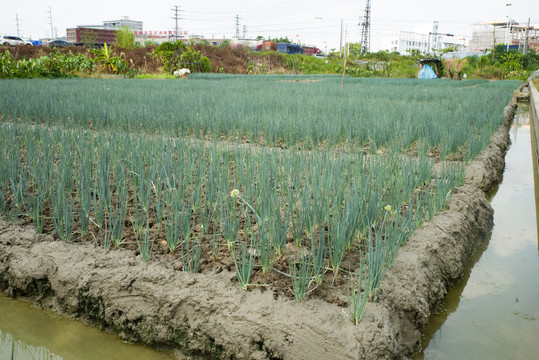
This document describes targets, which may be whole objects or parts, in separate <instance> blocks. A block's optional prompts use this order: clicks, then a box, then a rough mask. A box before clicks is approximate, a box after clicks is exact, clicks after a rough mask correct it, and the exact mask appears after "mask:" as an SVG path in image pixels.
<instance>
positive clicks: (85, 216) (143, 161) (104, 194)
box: [0, 123, 463, 321]
mask: <svg viewBox="0 0 539 360" xmlns="http://www.w3.org/2000/svg"><path fill="white" fill-rule="evenodd" d="M462 181H463V171H462V165H458V164H456V165H454V167H451V168H450V167H447V168H442V170H441V171H439V172H437V171H436V170H435V167H434V164H433V162H432V160H430V159H428V158H426V157H419V158H408V157H403V156H401V155H399V154H395V153H391V152H389V153H385V154H384V155H378V156H373V155H363V154H362V153H359V154H350V153H347V154H339V153H335V152H329V151H309V152H290V151H282V150H275V149H273V150H272V149H261V148H257V149H254V150H253V149H252V148H245V147H243V148H242V147H240V146H237V145H235V146H223V145H219V144H215V143H214V144H212V145H208V146H207V145H204V144H201V143H197V142H193V141H189V140H188V141H186V140H182V139H174V138H169V137H164V136H141V135H138V134H126V133H123V132H115V131H80V130H77V131H73V130H67V129H64V128H62V127H44V126H30V125H22V124H9V123H4V124H2V128H1V131H0V214H2V215H4V216H5V217H8V218H11V219H30V220H31V221H32V222H33V225H34V227H35V229H36V231H38V232H42V231H43V229H44V224H46V223H47V222H50V223H52V224H53V226H54V230H55V233H56V234H57V236H58V237H60V238H61V239H63V240H64V241H67V242H70V241H73V239H74V237H81V236H84V235H85V234H88V233H89V232H91V233H92V234H93V238H94V239H95V243H96V245H97V246H99V247H102V248H104V249H109V248H111V247H121V246H123V245H125V244H126V243H128V242H130V241H133V242H134V243H136V246H137V248H138V251H139V252H140V255H141V258H142V260H143V261H148V260H149V259H150V257H151V256H152V249H153V247H154V244H156V243H158V242H161V241H166V244H167V246H168V249H169V251H170V252H171V253H173V254H176V255H177V256H178V258H179V259H181V261H182V264H183V270H185V271H193V272H197V271H198V270H199V266H200V261H201V256H202V255H201V248H202V247H205V248H209V249H210V250H211V254H212V258H213V259H217V258H218V257H219V256H220V255H223V252H227V253H228V254H229V255H231V256H232V257H233V259H234V264H235V269H236V273H237V277H238V280H239V282H240V284H241V287H242V288H244V289H246V288H247V287H248V286H249V285H250V279H251V276H252V273H253V269H261V270H262V272H263V273H264V274H267V273H269V272H272V271H277V270H275V268H274V264H275V262H276V261H278V260H279V259H283V258H284V259H287V261H288V264H289V266H288V271H287V272H285V271H279V273H281V274H282V276H285V277H288V278H290V281H291V287H292V288H293V291H294V294H295V297H296V299H297V300H301V299H304V298H305V297H306V295H307V293H308V292H309V291H310V290H312V288H313V287H314V286H316V284H317V283H318V284H319V283H320V282H321V281H322V278H323V275H324V274H326V273H328V274H330V273H332V274H333V279H335V277H336V276H337V275H338V274H339V273H340V272H348V271H350V272H351V274H355V275H356V279H357V276H358V275H359V274H360V275H361V276H359V278H360V279H362V284H359V285H358V284H357V283H354V282H351V285H350V286H351V287H353V286H354V287H356V288H355V290H351V292H350V295H349V296H350V306H352V304H354V299H356V302H357V306H358V308H361V306H362V302H361V299H366V298H367V297H369V296H370V297H375V296H376V292H377V289H378V287H379V286H380V282H381V280H382V278H383V275H384V273H385V270H386V269H387V268H388V267H389V266H390V265H391V263H392V261H393V259H394V258H395V256H396V253H397V251H398V248H399V247H400V246H401V245H402V244H403V243H404V242H405V241H406V239H407V238H408V237H409V236H410V234H411V233H413V231H414V230H415V229H416V228H417V227H418V226H420V224H421V223H422V221H423V219H425V218H429V217H432V216H433V215H434V214H435V213H437V212H438V211H440V210H441V209H443V207H444V206H445V205H446V204H447V201H448V200H449V198H450V195H451V189H452V188H454V187H455V186H458V185H460V184H461V183H462ZM347 253H355V254H357V256H358V257H357V258H358V259H360V260H359V261H357V262H355V263H354V262H348V263H346V264H345V263H344V262H343V261H344V259H345V257H346V254H347ZM356 281H357V280H356ZM357 286H359V288H357ZM362 288H363V291H361V289H362ZM360 294H361V295H360ZM364 301H366V300H364ZM363 304H364V302H363ZM351 311H352V313H351V317H353V318H354V317H355V318H356V320H357V321H359V319H358V317H360V314H361V312H360V311H359V310H357V311H356V312H354V310H353V308H351ZM354 314H357V315H354Z"/></svg>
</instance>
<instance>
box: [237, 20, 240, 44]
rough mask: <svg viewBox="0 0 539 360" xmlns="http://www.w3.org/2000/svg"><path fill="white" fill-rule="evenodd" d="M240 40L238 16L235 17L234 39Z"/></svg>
mask: <svg viewBox="0 0 539 360" xmlns="http://www.w3.org/2000/svg"><path fill="white" fill-rule="evenodd" d="M239 38H240V16H239V15H236V39H239Z"/></svg>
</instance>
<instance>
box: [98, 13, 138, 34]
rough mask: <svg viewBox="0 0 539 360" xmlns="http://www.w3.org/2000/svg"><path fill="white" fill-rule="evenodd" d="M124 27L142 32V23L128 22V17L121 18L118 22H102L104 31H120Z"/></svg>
mask: <svg viewBox="0 0 539 360" xmlns="http://www.w3.org/2000/svg"><path fill="white" fill-rule="evenodd" d="M124 26H127V27H128V28H129V29H130V30H133V31H143V28H142V21H137V20H129V16H122V18H121V19H120V20H106V21H103V28H104V29H106V30H120V29H121V28H122V27H124Z"/></svg>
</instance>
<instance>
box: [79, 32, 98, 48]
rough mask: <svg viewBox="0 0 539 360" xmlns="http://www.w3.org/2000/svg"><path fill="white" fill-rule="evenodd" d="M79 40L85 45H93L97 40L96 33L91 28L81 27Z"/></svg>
mask: <svg viewBox="0 0 539 360" xmlns="http://www.w3.org/2000/svg"><path fill="white" fill-rule="evenodd" d="M80 41H81V42H82V44H83V45H84V46H86V47H94V45H95V43H96V42H97V33H96V32H95V31H94V30H93V29H82V30H81V34H80Z"/></svg>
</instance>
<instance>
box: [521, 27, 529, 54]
mask: <svg viewBox="0 0 539 360" xmlns="http://www.w3.org/2000/svg"><path fill="white" fill-rule="evenodd" d="M529 34H530V18H528V26H526V38H525V40H524V49H522V53H523V54H526V53H527V52H528V36H529Z"/></svg>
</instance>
